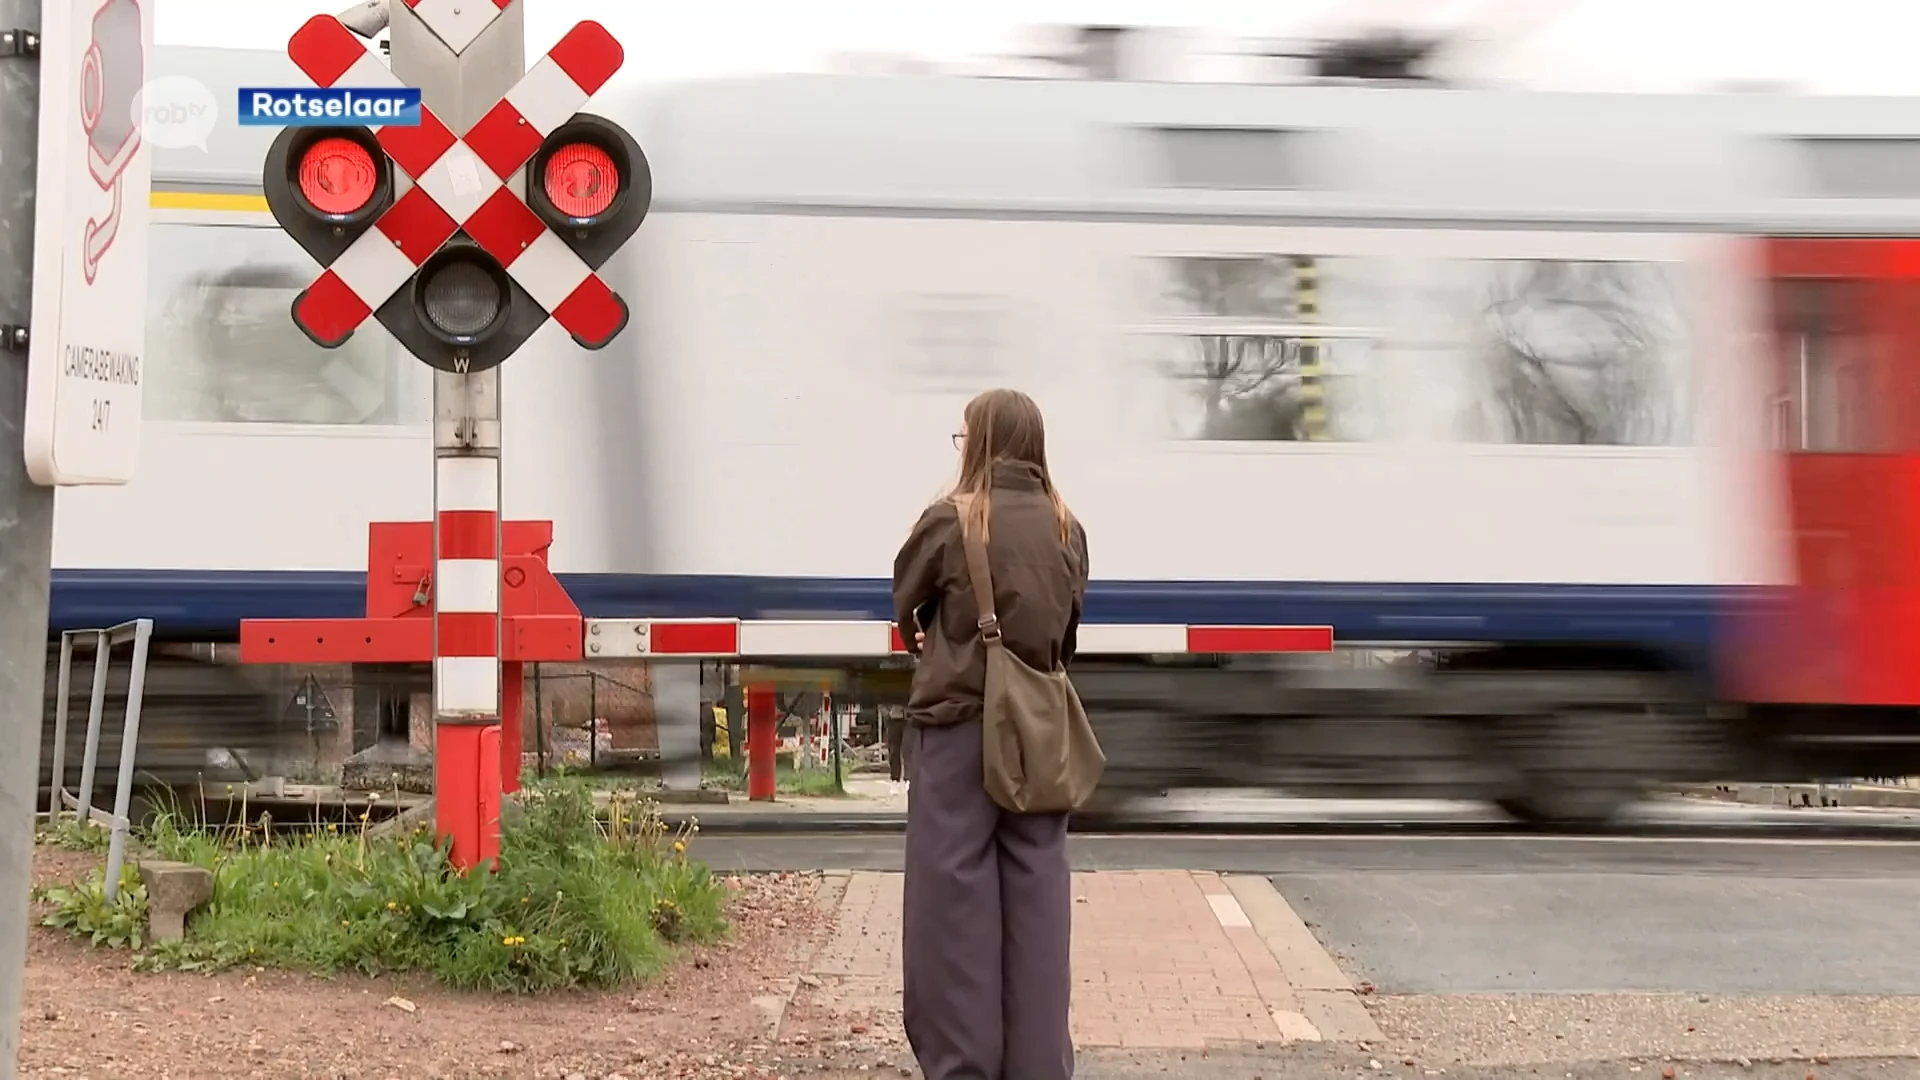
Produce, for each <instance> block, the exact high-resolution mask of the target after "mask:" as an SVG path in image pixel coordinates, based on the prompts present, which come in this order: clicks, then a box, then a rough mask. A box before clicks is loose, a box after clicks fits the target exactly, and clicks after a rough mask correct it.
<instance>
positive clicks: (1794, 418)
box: [52, 48, 1920, 822]
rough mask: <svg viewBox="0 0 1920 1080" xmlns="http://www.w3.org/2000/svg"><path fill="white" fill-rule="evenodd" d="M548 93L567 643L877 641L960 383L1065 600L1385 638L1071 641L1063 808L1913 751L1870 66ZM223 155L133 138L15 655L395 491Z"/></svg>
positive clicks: (1881, 131)
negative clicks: (111, 360)
mask: <svg viewBox="0 0 1920 1080" xmlns="http://www.w3.org/2000/svg"><path fill="white" fill-rule="evenodd" d="M156 68H157V73H158V74H161V75H168V74H179V75H187V76H190V77H192V78H195V79H198V80H200V81H202V82H204V83H205V84H207V85H208V86H209V87H210V88H212V91H213V93H214V96H215V98H216V100H221V101H226V100H232V98H233V92H234V89H235V88H237V87H239V86H261V85H297V84H299V83H300V81H301V80H300V77H299V75H298V73H297V72H296V71H295V69H294V68H293V66H292V65H291V64H290V63H289V62H288V61H287V59H286V58H285V57H284V56H282V55H280V54H278V53H275V52H270V51H254V50H224V49H209V48H161V49H159V50H157V60H156ZM590 108H591V111H595V112H599V113H602V114H604V115H606V116H608V117H609V118H611V119H613V120H615V121H617V122H619V123H621V124H623V125H625V126H627V127H628V128H629V129H630V130H632V131H634V132H635V133H636V135H638V136H639V138H640V140H641V143H642V145H643V146H644V147H645V149H646V153H647V155H648V157H649V160H650V162H651V166H652V170H653V178H654V195H653V202H652V209H651V211H650V214H649V217H648V218H647V220H646V222H645V224H644V225H643V226H642V227H641V230H640V232H639V234H638V235H637V236H636V238H635V239H634V240H633V241H631V242H630V243H629V244H628V245H627V246H626V248H625V249H623V250H622V252H621V253H620V254H618V255H617V256H616V257H615V259H614V261H613V262H611V263H610V264H609V265H608V266H607V268H606V269H605V270H604V271H603V272H602V273H603V276H605V277H606V278H607V279H608V281H609V282H610V283H611V284H612V285H613V286H614V287H615V288H616V289H617V290H618V291H620V292H621V293H622V294H623V295H624V296H625V297H627V299H628V301H629V303H630V305H631V308H632V312H633V317H632V322H631V324H630V326H629V327H628V329H627V331H626V332H625V333H624V334H623V336H622V337H621V338H620V339H618V340H617V341H616V342H615V343H614V344H613V345H612V346H610V347H609V348H607V349H605V350H603V351H599V352H594V353H588V352H585V351H583V350H581V349H579V348H578V347H576V346H575V345H574V344H573V343H572V342H571V341H569V340H568V339H567V338H566V336H565V335H564V333H562V332H560V331H558V330H557V329H554V328H552V327H548V328H544V329H543V330H542V331H540V333H539V334H537V335H536V336H535V337H534V338H533V339H532V340H531V341H530V342H529V343H528V345H527V346H526V347H525V348H523V349H522V350H521V351H520V353H519V354H517V355H516V356H515V357H514V358H513V359H512V360H511V361H510V362H509V363H508V364H507V365H506V366H505V368H504V369H503V374H502V386H503V390H502V393H503V401H504V406H503V407H504V409H505V413H504V421H503V428H504V435H503V439H504V448H503V460H504V464H503V470H504V473H503V481H502V484H503V492H504V494H503V498H504V506H505V509H506V512H507V513H508V514H509V516H511V517H515V518H533V519H546V520H551V521H552V522H554V529H555V542H554V545H553V548H552V552H551V559H552V565H553V567H554V569H555V571H556V572H557V574H558V577H559V579H560V580H561V582H562V583H563V584H564V586H565V587H566V589H567V591H568V593H569V594H570V595H571V596H572V597H573V599H574V601H575V602H576V603H577V604H578V605H579V606H580V608H581V610H582V612H583V613H584V614H585V615H586V616H587V617H589V618H590V619H635V618H660V619H671V618H718V619H749V620H751V619H765V620H814V621H815V622H816V623H818V624H820V625H828V624H831V623H833V622H834V621H836V620H849V621H872V620H884V619H886V618H888V617H889V615H888V612H889V610H890V605H889V596H888V594H889V583H888V579H887V568H888V567H889V566H890V560H891V557H892V555H893V553H894V550H895V548H896V546H897V544H898V543H899V541H900V540H901V539H902V537H903V536H904V530H905V528H906V527H907V526H908V525H909V524H910V523H911V522H912V521H913V519H914V517H915V516H916V514H917V513H918V511H919V510H920V508H921V507H923V506H924V505H925V504H926V503H927V502H928V501H929V500H930V499H932V498H934V497H936V496H937V495H938V493H939V491H940V489H941V485H942V483H943V481H944V480H945V478H947V477H949V476H950V475H951V474H952V472H953V468H954V464H955V462H954V460H953V449H952V445H951V442H950V438H949V435H950V432H951V431H953V430H954V428H955V424H956V423H957V418H958V413H959V409H960V406H961V405H962V404H963V403H964V402H965V401H966V400H967V398H969V397H970V396H971V395H972V394H974V393H975V392H977V391H979V390H981V389H983V388H986V387H989V386H993V385H1011V386H1017V387H1019V388H1021V389H1023V390H1025V391H1027V392H1028V393H1030V394H1032V395H1033V396H1034V397H1035V398H1036V399H1037V400H1038V401H1039V402H1040V404H1041V406H1042V407H1043V409H1044V410H1045V411H1046V415H1047V419H1048V423H1049V427H1050V436H1051V439H1050V446H1049V453H1050V455H1051V457H1052V460H1053V469H1054V474H1055V477H1056V479H1057V481H1058V483H1059V485H1060V487H1061V489H1062V490H1063V492H1064V494H1065V495H1066V497H1067V499H1068V501H1069V503H1070V505H1071V506H1072V508H1073V510H1074V512H1075V513H1076V514H1077V515H1078V516H1079V517H1080V518H1081V520H1082V521H1083V522H1084V523H1085V525H1086V527H1087V530H1088V532H1089V534H1090V535H1091V537H1092V545H1091V549H1092V562H1093V571H1094V581H1093V584H1092V585H1091V587H1090V589H1089V592H1088V596H1087V603H1086V614H1085V618H1086V620H1087V622H1088V624H1089V625H1090V626H1094V627H1098V626H1101V625H1105V624H1129V625H1132V624H1152V625H1178V626H1195V625H1208V626H1218V627H1235V626H1276V625H1284V626H1330V627H1332V628H1333V634H1334V638H1335V640H1336V641H1337V643H1338V645H1339V646H1340V647H1341V648H1342V649H1367V650H1390V651H1391V655H1392V656H1393V657H1395V659H1394V660H1393V662H1391V663H1381V664H1373V665H1367V666H1356V665H1341V664H1331V663H1314V662H1310V661H1309V660H1308V659H1305V658H1300V657H1276V656H1262V655H1252V656H1246V655H1209V654H1206V653H1205V652H1204V651H1198V652H1196V651H1194V650H1188V651H1187V652H1185V653H1181V654H1180V655H1161V654H1160V653H1159V652H1158V651H1157V650H1155V651H1152V652H1149V651H1148V650H1149V649H1150V648H1151V647H1150V646H1147V645H1141V646H1140V649H1141V652H1140V653H1139V654H1137V655H1135V654H1127V655H1119V654H1114V653H1113V652H1112V651H1109V653H1108V654H1106V655H1099V656H1090V657H1087V658H1085V659H1083V660H1082V661H1081V662H1080V663H1079V664H1078V665H1076V669H1075V671H1076V674H1075V678H1076V684H1077V685H1078V686H1079V687H1080V689H1081V693H1082V696H1083V698H1084V699H1085V700H1086V701H1087V703H1088V707H1089V709H1090V711H1091V712H1092V713H1093V715H1094V717H1095V720H1096V723H1097V724H1098V725H1099V728H1100V731H1101V732H1102V738H1103V740H1105V742H1106V745H1107V746H1108V749H1109V755H1110V758H1111V764H1110V769H1109V774H1108V775H1109V784H1110V785H1111V786H1112V787H1113V788H1114V789H1115V790H1118V791H1122V792H1125V791H1148V790H1158V789H1163V788H1165V787H1168V786H1179V785H1188V784H1207V785H1266V786H1272V785H1280V786H1286V787H1289V788H1292V789H1295V790H1305V791H1314V792H1333V791H1339V792H1343V793H1352V792H1362V793H1369V794H1380V793H1388V792H1392V793H1408V792H1419V793H1424V794H1439V795H1445V796H1448V797H1470V798H1486V799H1492V800H1494V801H1496V802H1498V803H1499V804H1500V805H1502V806H1505V807H1507V808H1508V809H1509V810H1510V811H1512V812H1513V813H1514V814H1516V815H1518V816H1520V817H1522V818H1525V819H1528V820H1533V821H1539V822H1568V821H1585V820H1594V819H1601V818H1605V817H1608V816H1611V815H1612V814H1614V813H1615V812H1617V810H1618V809H1619V808H1620V807H1621V806H1623V805H1625V804H1626V803H1627V802H1628V801H1630V800H1631V799H1632V798H1634V797H1635V795H1636V793H1637V792H1638V791H1639V790H1641V788H1642V787H1643V786H1644V785H1645V784H1646V783H1648V782H1650V781H1659V782H1664V781H1687V780H1710V779H1721V778H1728V777H1738V778H1741V779H1754V780H1763V779H1800V778H1811V777H1820V776H1846V775H1860V774H1873V775H1886V774H1889V773H1894V772H1898V771H1900V770H1902V769H1905V768H1907V767H1908V765H1909V764H1910V763H1911V761H1912V759H1913V758H1914V757H1915V756H1916V748H1920V724H1916V713H1915V707H1916V706H1920V663H1917V662H1916V661H1920V632H1916V631H1915V630H1914V629H1913V627H1914V626H1915V625H1917V624H1920V623H1917V622H1916V618H1915V616H1916V615H1920V558H1917V557H1915V556H1914V555H1912V554H1911V553H1912V552H1914V551H1920V544H1916V541H1920V456H1916V455H1920V380H1916V379H1913V378H1912V377H1911V376H1910V375H1908V374H1906V373H1905V372H1904V370H1903V365H1904V364H1907V363H1912V362H1915V357H1916V356H1920V351H1917V350H1916V348H1915V346H1916V344H1920V303H1916V302H1915V301H1916V300H1920V295H1916V294H1915V290H1916V288H1917V287H1920V284H1917V283H1920V119H1917V118H1916V117H1915V116H1914V114H1913V113H1912V111H1911V110H1910V109H1907V108H1905V107H1904V106H1903V103H1901V102H1899V101H1897V100H1894V99H1868V98H1839V97H1834V98H1817V97H1791V96H1784V95H1773V94H1737V93H1729V94H1697V95H1630V94H1621V95H1603V94H1572V93H1546V92H1529V91H1516V90H1491V89H1489V90H1475V89H1457V88H1435V87H1406V86H1395V87H1370V86H1329V85H1250V84H1180V83H1148V82H1126V81H1115V80H1078V79H1064V80H1063V79H1031V78H1014V79H1003V78H979V77H968V78H963V77H955V76H941V75H920V76H897V75H896V76H880V75H827V74H816V75H773V76H757V77H740V78H728V79H715V80H709V81H701V82H692V83H686V84H681V85H677V86H673V87H667V88H658V87H654V88H637V87H627V88H623V87H621V86H620V85H619V84H615V85H614V86H612V87H609V88H608V89H607V90H605V91H603V92H602V93H601V94H600V95H599V96H598V97H597V98H596V99H595V101H594V103H593V104H592V105H591V107H590ZM271 134H272V133H271V132H270V131H263V130H262V129H258V128H242V127H238V126H236V125H232V124H228V123H222V124H221V125H219V126H218V127H217V128H216V129H215V131H214V132H213V133H212V135H211V137H210V138H209V139H208V141H207V144H206V146H205V148H204V149H201V148H199V147H190V148H187V149H177V150H176V149H164V148H163V149H158V150H156V151H155V172H154V177H155V180H154V191H153V195H152V207H153V213H154V219H153V220H154V224H153V232H152V241H151V249H152V278H151V292H150V297H149V305H148V319H149V338H148V350H149V357H150V360H151V363H150V364H149V365H148V370H149V372H150V382H149V385H148V387H147V389H146V395H147V397H146V415H145V422H146V426H145V434H144V436H143V439H144V442H143V449H142V461H141V466H140V473H139V475H138V477H137V479H135V480H134V481H133V482H132V483H131V484H128V485H126V486H124V487H117V488H89V489H72V490H63V491H61V492H60V493H59V496H58V500H59V501H58V507H57V518H56V526H55V547H54V550H55V561H56V567H55V572H54V585H53V604H52V612H53V618H52V621H53V630H54V631H55V632H58V631H60V630H62V629H71V628H76V627H90V626H101V625H108V624H112V623H115V622H119V621H122V620H124V619H130V618H140V617H150V618H154V619H155V620H156V621H157V626H158V632H159V633H160V635H161V636H162V637H163V638H167V639H171V640H178V641H193V642H223V641H232V640H234V639H235V637H236V635H237V633H238V627H239V624H240V622H241V621H242V620H245V619H254V618H327V617H351V616H355V615H358V614H359V611H358V608H359V605H360V599H361V590H362V581H363V575H364V566H365V559H366V547H367V524H368V522H372V521H405V520H420V519H423V518H424V517H425V516H426V514H427V511H428V508H429V507H430V505H431V470H430V468H429V466H428V462H429V460H430V450H429V447H430V445H431V436H430V431H429V426H428V419H429V397H430V395H429V385H430V380H429V374H430V373H429V371H428V369H427V368H425V367H424V366H423V365H421V364H418V363H416V362H414V361H412V360H411V358H409V357H406V356H404V355H403V354H401V353H400V351H399V349H398V348H397V346H395V345H394V343H393V342H392V340H391V339H390V338H388V337H386V336H385V335H384V333H383V332H382V331H381V330H380V328H378V327H377V326H375V325H373V324H371V323H369V324H368V326H367V327H366V328H365V329H363V330H362V331H361V332H360V333H359V334H357V335H356V336H355V337H354V339H353V340H352V341H351V342H349V343H348V345H347V346H345V347H343V348H341V349H338V350H335V351H332V352H328V351H323V350H320V349H319V348H317V347H315V346H314V345H312V344H311V343H310V342H309V341H307V340H306V339H305V338H304V337H303V336H302V335H301V334H300V333H299V332H298V331H297V330H296V329H295V328H294V327H293V326H292V324H291V321H290V319H289V317H288V307H289V304H290V302H291V300H292V298H293V297H294V296H295V295H296V294H297V293H298V291H299V290H300V289H301V288H302V287H303V286H304V285H305V284H306V283H307V282H308V281H309V280H311V278H312V277H313V275H314V274H315V272H316V269H315V267H314V266H313V265H312V263H311V261H310V260H308V259H307V258H306V256H305V255H304V254H303V253H302V252H301V251H300V250H299V249H298V247H296V245H295V244H294V243H293V242H292V241H291V240H290V239H288V238H287V237H286V236H285V235H284V234H282V233H281V232H280V231H279V230H278V228H277V227H276V225H275V223H274V221H273V219H272V217H271V216H270V215H269V214H268V213H267V210H266V205H265V202H264V199H263V198H262V196H261V194H260V171H261V166H262V159H263V155H264V152H265V148H266V145H267V142H268V141H269V139H270V137H271ZM1903 163H1904V164H1903ZM1142 640H1144V639H1142ZM800 651H804V652H807V653H808V655H809V656H811V657H813V658H814V659H813V661H812V662H813V663H815V664H816V665H817V664H819V663H822V662H824V661H822V660H821V659H820V656H821V653H820V650H818V649H812V650H800ZM881 651H882V652H884V651H885V650H881ZM877 663H878V662H877V661H876V662H873V663H869V662H868V661H867V660H864V659H862V658H859V657H849V658H846V661H845V663H844V664H843V665H842V666H843V667H845V668H846V669H848V670H850V671H856V672H857V671H859V670H862V669H864V668H872V667H875V666H876V665H877ZM867 685H870V686H872V687H882V686H885V685H888V684H887V683H886V682H885V681H884V680H882V679H878V678H875V679H873V680H871V681H870V683H869V684H867ZM873 692H876V693H877V692H879V691H873Z"/></svg>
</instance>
